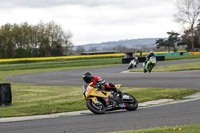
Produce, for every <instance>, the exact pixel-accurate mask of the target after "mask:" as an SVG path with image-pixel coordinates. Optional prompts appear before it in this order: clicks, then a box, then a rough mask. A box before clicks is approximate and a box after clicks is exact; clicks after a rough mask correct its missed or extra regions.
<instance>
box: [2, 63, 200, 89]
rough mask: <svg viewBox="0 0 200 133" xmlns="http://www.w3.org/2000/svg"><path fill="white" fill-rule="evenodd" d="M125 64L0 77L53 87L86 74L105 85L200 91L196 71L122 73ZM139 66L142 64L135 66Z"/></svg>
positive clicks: (77, 81)
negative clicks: (110, 83) (106, 83)
mask: <svg viewBox="0 0 200 133" xmlns="http://www.w3.org/2000/svg"><path fill="white" fill-rule="evenodd" d="M188 62H190V63H192V62H200V60H181V61H168V62H158V65H168V64H180V63H188ZM127 67H128V65H117V66H110V67H98V68H88V69H78V70H66V71H53V72H44V73H35V74H25V75H16V76H12V77H7V78H4V80H7V81H10V82H14V83H26V84H39V85H53V86H82V85H83V84H84V82H83V80H82V74H83V73H84V72H86V71H90V72H92V73H93V75H98V76H101V77H102V78H103V79H105V80H106V81H107V82H112V83H114V84H118V83H120V84H122V86H124V87H156V88H161V87H163V88H191V89H200V87H199V86H200V82H199V81H200V80H199V79H200V71H183V72H152V73H143V72H138V73H122V71H126V70H127ZM139 67H142V64H140V65H139Z"/></svg>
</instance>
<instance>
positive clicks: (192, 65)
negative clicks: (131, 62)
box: [130, 62, 200, 72]
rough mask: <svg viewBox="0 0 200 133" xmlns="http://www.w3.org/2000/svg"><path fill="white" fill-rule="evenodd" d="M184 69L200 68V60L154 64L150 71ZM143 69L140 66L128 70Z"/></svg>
mask: <svg viewBox="0 0 200 133" xmlns="http://www.w3.org/2000/svg"><path fill="white" fill-rule="evenodd" d="M186 70H200V62H194V63H184V64H174V65H164V66H156V67H154V68H153V70H152V71H153V72H172V71H186ZM143 71H144V70H143V68H140V69H132V70H131V71H130V72H143Z"/></svg>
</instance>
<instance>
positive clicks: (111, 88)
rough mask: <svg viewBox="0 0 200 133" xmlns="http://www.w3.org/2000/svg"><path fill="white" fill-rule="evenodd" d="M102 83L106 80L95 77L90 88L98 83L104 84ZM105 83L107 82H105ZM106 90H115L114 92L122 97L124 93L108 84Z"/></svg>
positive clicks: (105, 86)
mask: <svg viewBox="0 0 200 133" xmlns="http://www.w3.org/2000/svg"><path fill="white" fill-rule="evenodd" d="M102 81H104V80H103V79H102V78H101V77H99V76H93V79H92V84H91V85H90V86H92V87H94V86H95V85H96V84H97V83H99V82H102ZM104 82H105V81H104ZM104 88H105V89H108V90H113V91H115V92H117V93H119V94H120V95H122V92H121V91H120V90H118V89H117V88H116V87H115V85H114V84H112V83H106V84H105V85H104Z"/></svg>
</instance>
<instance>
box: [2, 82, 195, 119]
mask: <svg viewBox="0 0 200 133" xmlns="http://www.w3.org/2000/svg"><path fill="white" fill-rule="evenodd" d="M121 90H122V91H123V92H127V93H130V94H132V95H134V96H135V97H136V98H137V100H138V102H140V103H141V102H145V101H149V100H156V99H162V98H172V99H181V98H183V97H184V96H188V95H191V94H193V93H196V92H197V91H196V90H190V89H164V88H127V87H124V88H122V89H121ZM12 95H13V103H12V105H11V106H6V107H0V118H3V117H14V116H31V115H42V114H51V113H59V112H69V111H78V110H85V109H87V107H86V105H85V101H84V100H83V99H82V87H81V86H39V85H23V84H12Z"/></svg>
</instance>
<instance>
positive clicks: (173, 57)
mask: <svg viewBox="0 0 200 133" xmlns="http://www.w3.org/2000/svg"><path fill="white" fill-rule="evenodd" d="M189 59H200V55H183V56H165V60H166V61H171V60H189Z"/></svg>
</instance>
